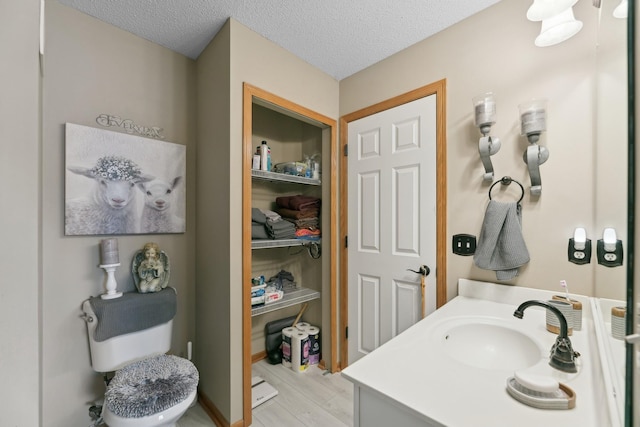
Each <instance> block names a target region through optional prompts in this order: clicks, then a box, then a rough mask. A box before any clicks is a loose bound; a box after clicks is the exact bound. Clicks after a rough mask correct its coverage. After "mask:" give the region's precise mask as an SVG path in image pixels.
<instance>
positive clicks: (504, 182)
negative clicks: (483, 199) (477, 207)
mask: <svg viewBox="0 0 640 427" xmlns="http://www.w3.org/2000/svg"><path fill="white" fill-rule="evenodd" d="M512 182H515V183H516V184H518V186H519V187H520V190H521V191H522V195H521V196H520V199H518V203H520V202H521V201H522V199H523V198H524V187H523V186H522V184H520V183H519V182H518V181H516V180H515V179H513V178H511V177H510V176H503V177H502V178H500V179H499V180H497V181H496V182H494V183H493V184H491V187H489V200H491V190H493V187H495V186H496V184H497V183H500V184H502V185H509V184H511V183H512Z"/></svg>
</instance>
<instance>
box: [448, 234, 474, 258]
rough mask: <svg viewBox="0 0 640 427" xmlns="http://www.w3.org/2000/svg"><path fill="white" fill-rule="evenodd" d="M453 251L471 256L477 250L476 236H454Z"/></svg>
mask: <svg viewBox="0 0 640 427" xmlns="http://www.w3.org/2000/svg"><path fill="white" fill-rule="evenodd" d="M452 246H453V253H454V254H456V255H462V256H469V255H473V254H474V253H475V252H476V236H473V235H471V234H456V235H454V236H453V242H452Z"/></svg>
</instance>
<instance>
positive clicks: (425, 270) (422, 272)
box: [407, 265, 431, 277]
mask: <svg viewBox="0 0 640 427" xmlns="http://www.w3.org/2000/svg"><path fill="white" fill-rule="evenodd" d="M407 271H413V272H414V273H417V274H420V275H422V276H424V277H427V276H428V275H429V273H431V269H430V268H429V267H428V266H426V265H421V266H420V269H419V270H418V271H415V270H412V269H410V268H407Z"/></svg>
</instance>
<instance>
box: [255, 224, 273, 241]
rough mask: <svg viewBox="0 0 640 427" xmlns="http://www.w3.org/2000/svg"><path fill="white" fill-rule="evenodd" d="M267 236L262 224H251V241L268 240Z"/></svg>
mask: <svg viewBox="0 0 640 427" xmlns="http://www.w3.org/2000/svg"><path fill="white" fill-rule="evenodd" d="M268 238H269V235H268V234H267V229H266V228H265V226H264V224H259V223H257V222H252V223H251V240H258V239H268Z"/></svg>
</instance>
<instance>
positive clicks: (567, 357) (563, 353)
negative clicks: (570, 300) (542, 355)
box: [513, 300, 580, 373]
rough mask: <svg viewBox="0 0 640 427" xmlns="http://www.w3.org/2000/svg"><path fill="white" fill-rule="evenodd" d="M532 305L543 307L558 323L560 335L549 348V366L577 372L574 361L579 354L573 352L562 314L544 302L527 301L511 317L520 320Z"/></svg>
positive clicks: (565, 320)
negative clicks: (549, 311)
mask: <svg viewBox="0 0 640 427" xmlns="http://www.w3.org/2000/svg"><path fill="white" fill-rule="evenodd" d="M532 305H537V306H540V307H544V308H546V309H547V310H551V312H552V313H553V314H555V315H556V317H557V318H558V321H559V322H560V334H558V338H556V342H555V343H554V344H553V347H551V354H550V360H549V365H551V367H553V368H556V369H558V370H560V371H563V372H570V373H574V372H578V369H577V368H576V360H575V359H576V357H579V356H580V353H578V352H577V351H573V348H572V346H571V340H570V339H569V335H568V330H569V328H568V327H567V319H565V317H564V314H562V312H561V311H560V310H558V309H557V308H556V307H554V306H552V305H550V304H547V303H546V302H544V301H537V300H529V301H525V302H523V303H522V304H520V306H519V307H518V308H517V309H516V311H515V312H514V313H513V315H514V316H515V317H517V318H518V319H522V317H523V316H524V310H525V309H526V308H527V307H530V306H532Z"/></svg>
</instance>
